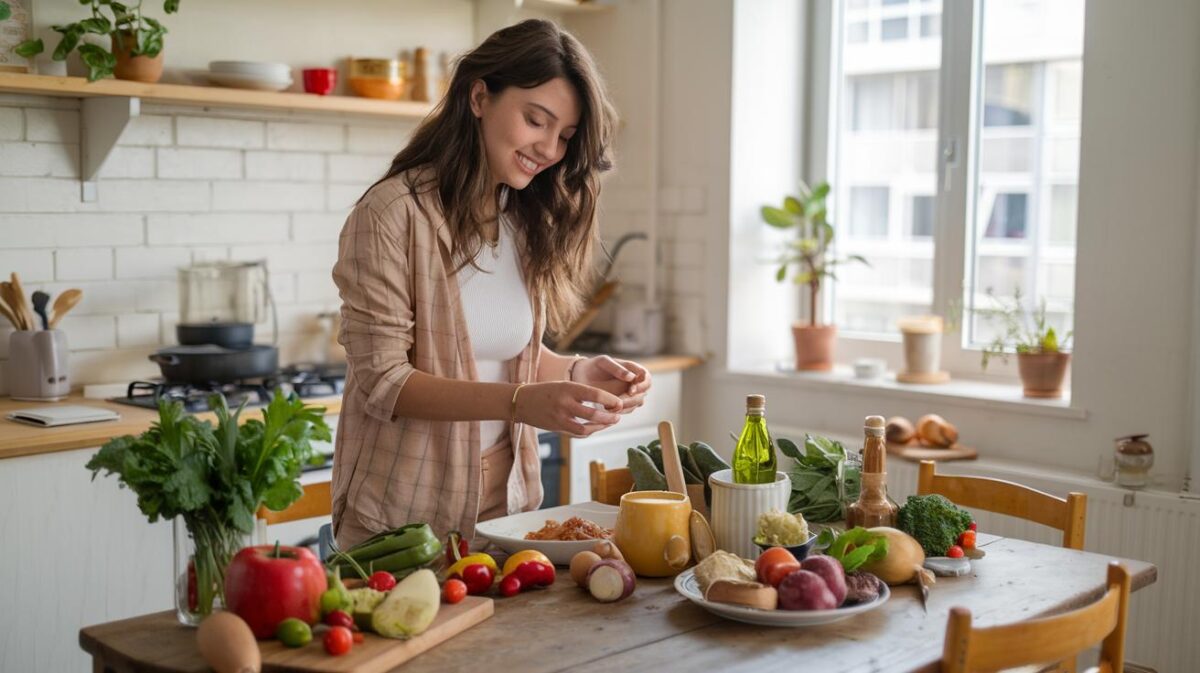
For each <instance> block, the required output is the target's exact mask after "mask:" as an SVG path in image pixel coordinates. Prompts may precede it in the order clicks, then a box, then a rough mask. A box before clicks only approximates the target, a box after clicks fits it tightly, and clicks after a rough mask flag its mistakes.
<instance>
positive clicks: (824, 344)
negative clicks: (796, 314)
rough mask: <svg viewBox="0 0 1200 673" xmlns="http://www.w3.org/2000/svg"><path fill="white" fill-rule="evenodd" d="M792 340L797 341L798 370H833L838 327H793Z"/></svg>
mask: <svg viewBox="0 0 1200 673" xmlns="http://www.w3.org/2000/svg"><path fill="white" fill-rule="evenodd" d="M792 338H793V339H795V341H796V369H799V370H803V371H829V370H830V369H833V346H834V343H835V342H836V339H837V325H816V326H812V325H801V324H799V323H797V324H794V325H792Z"/></svg>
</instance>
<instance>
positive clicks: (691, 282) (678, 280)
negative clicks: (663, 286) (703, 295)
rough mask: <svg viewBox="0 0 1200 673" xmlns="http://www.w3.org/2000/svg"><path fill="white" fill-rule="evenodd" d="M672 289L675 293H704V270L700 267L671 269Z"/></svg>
mask: <svg viewBox="0 0 1200 673" xmlns="http://www.w3.org/2000/svg"><path fill="white" fill-rule="evenodd" d="M670 287H671V290H672V291H673V292H703V291H704V270H703V269H701V268H700V267H676V268H674V269H671V277H670Z"/></svg>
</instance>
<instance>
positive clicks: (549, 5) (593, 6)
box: [515, 0, 613, 13]
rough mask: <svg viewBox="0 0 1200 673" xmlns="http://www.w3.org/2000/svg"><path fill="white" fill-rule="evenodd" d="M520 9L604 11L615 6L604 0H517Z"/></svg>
mask: <svg viewBox="0 0 1200 673" xmlns="http://www.w3.org/2000/svg"><path fill="white" fill-rule="evenodd" d="M515 2H516V5H517V7H518V8H519V9H534V10H539V11H543V12H568V13H569V12H604V11H608V10H610V9H612V8H613V6H612V5H611V4H609V3H607V2H604V1H603V0H588V1H586V2H577V1H576V0H515Z"/></svg>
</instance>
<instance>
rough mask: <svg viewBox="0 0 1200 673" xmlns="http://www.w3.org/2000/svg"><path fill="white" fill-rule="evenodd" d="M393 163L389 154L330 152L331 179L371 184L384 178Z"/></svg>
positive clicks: (333, 180) (357, 183)
mask: <svg viewBox="0 0 1200 673" xmlns="http://www.w3.org/2000/svg"><path fill="white" fill-rule="evenodd" d="M391 164H392V158H391V156H388V155H370V154H330V155H329V181H330V182H350V183H353V184H356V185H369V184H372V183H373V182H375V181H376V180H378V179H379V178H382V177H383V175H384V173H386V172H387V169H388V167H389V166H391Z"/></svg>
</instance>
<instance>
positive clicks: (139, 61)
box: [112, 33, 163, 84]
mask: <svg viewBox="0 0 1200 673" xmlns="http://www.w3.org/2000/svg"><path fill="white" fill-rule="evenodd" d="M121 37H122V39H117V35H116V34H113V36H112V53H113V56H116V57H117V67H116V68H114V69H113V76H115V77H116V78H117V79H124V80H130V81H133V82H145V83H147V84H154V83H155V82H157V81H158V80H159V78H160V77H162V71H163V53H162V52H161V51H160V52H158V55H157V56H154V57H150V56H130V55H129V50H128V49H125V48H124V47H125V46H133V44H134V42H135V40H136V39H137V38H136V37H135V36H134V35H133V34H131V33H126V34H124V35H122V36H121Z"/></svg>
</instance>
